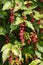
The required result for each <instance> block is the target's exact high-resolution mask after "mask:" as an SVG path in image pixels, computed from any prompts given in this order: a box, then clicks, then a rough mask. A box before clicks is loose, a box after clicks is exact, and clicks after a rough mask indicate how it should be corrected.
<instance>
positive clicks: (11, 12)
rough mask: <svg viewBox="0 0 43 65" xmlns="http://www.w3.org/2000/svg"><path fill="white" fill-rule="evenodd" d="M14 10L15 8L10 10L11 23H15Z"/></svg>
mask: <svg viewBox="0 0 43 65" xmlns="http://www.w3.org/2000/svg"><path fill="white" fill-rule="evenodd" d="M13 10H14V8H11V9H10V18H9V21H10V23H13V22H14V12H13Z"/></svg>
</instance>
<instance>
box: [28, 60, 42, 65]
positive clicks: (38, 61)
mask: <svg viewBox="0 0 43 65" xmlns="http://www.w3.org/2000/svg"><path fill="white" fill-rule="evenodd" d="M40 62H41V61H40V60H39V59H36V60H33V61H32V62H31V63H30V64H29V65H37V64H38V63H40Z"/></svg>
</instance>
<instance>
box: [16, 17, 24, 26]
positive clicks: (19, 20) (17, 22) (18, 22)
mask: <svg viewBox="0 0 43 65" xmlns="http://www.w3.org/2000/svg"><path fill="white" fill-rule="evenodd" d="M15 22H16V23H15V25H18V24H20V23H22V22H23V20H22V18H20V17H17V18H16V21H15Z"/></svg>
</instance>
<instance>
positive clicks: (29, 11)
mask: <svg viewBox="0 0 43 65" xmlns="http://www.w3.org/2000/svg"><path fill="white" fill-rule="evenodd" d="M32 12H33V11H32V10H27V11H24V12H23V13H22V14H23V15H28V14H31V13H32Z"/></svg>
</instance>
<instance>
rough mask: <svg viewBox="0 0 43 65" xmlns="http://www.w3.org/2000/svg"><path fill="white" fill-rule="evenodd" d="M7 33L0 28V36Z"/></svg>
mask: <svg viewBox="0 0 43 65" xmlns="http://www.w3.org/2000/svg"><path fill="white" fill-rule="evenodd" d="M6 33H7V30H6V29H5V28H3V27H1V26H0V35H5V34H6Z"/></svg>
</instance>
